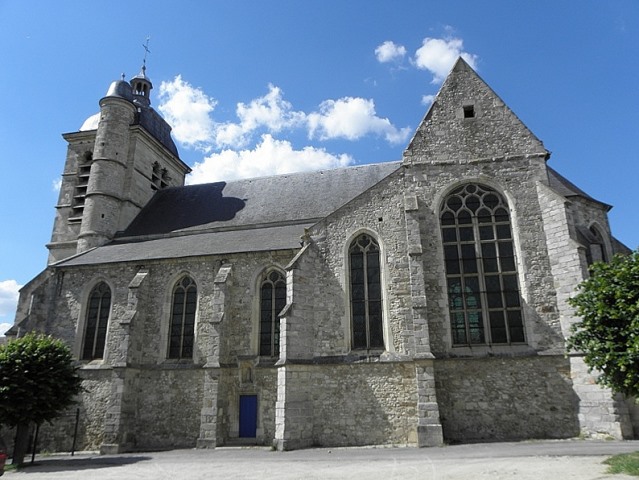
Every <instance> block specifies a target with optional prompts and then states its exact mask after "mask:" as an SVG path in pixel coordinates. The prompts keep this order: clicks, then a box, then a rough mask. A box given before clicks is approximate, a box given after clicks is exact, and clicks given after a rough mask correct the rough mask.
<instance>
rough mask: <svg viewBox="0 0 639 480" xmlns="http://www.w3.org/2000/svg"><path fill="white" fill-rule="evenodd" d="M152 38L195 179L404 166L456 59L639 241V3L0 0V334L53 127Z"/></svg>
mask: <svg viewBox="0 0 639 480" xmlns="http://www.w3.org/2000/svg"><path fill="white" fill-rule="evenodd" d="M147 37H150V44H149V49H150V51H151V53H150V54H149V55H148V57H147V67H148V70H147V74H148V76H149V77H150V78H151V80H152V81H153V84H154V90H153V92H152V96H151V100H152V105H153V106H154V107H155V108H156V109H157V110H159V111H160V112H161V113H162V114H163V115H164V116H165V118H167V119H168V120H169V122H170V123H171V124H172V125H173V133H174V138H175V140H176V143H177V145H178V148H179V150H180V154H181V157H182V159H183V160H184V161H185V162H187V163H188V164H189V165H191V166H192V167H194V175H193V176H192V177H191V179H190V180H189V182H191V183H194V182H202V181H214V180H220V179H232V178H240V177H246V176H263V175H268V174H273V173H283V172H285V171H294V170H300V169H318V168H330V167H333V166H338V165H346V164H352V165H354V164H362V163H373V162H384V161H392V160H400V159H401V156H402V151H403V150H404V148H405V147H406V145H407V143H408V141H409V140H410V137H411V136H412V133H413V131H414V129H415V128H416V127H417V125H418V124H419V122H420V121H421V119H422V117H423V115H424V114H425V112H426V110H427V108H428V102H429V99H430V98H431V96H432V95H434V94H435V93H437V90H438V88H439V86H440V85H441V79H442V77H443V76H445V74H446V72H447V71H448V70H449V69H450V67H451V66H452V62H453V61H454V60H455V59H456V58H457V57H458V56H459V55H462V56H464V57H465V58H466V59H467V60H468V61H469V62H470V63H471V64H472V65H473V66H474V67H475V69H476V70H477V71H478V73H479V75H480V76H481V77H482V78H483V79H484V80H485V81H486V82H487V83H488V84H489V85H490V86H491V87H492V88H493V89H494V90H495V91H496V92H497V94H498V95H499V96H500V97H501V98H502V99H503V100H504V101H505V102H506V104H508V105H509V106H510V107H511V109H512V110H513V111H514V112H515V113H516V114H517V115H518V116H519V118H520V119H521V120H522V121H523V122H524V123H525V124H526V125H527V126H528V127H529V128H530V129H531V130H532V131H533V132H534V133H535V134H536V135H537V136H538V137H539V138H540V139H541V140H542V141H543V142H544V145H545V146H546V148H547V149H548V150H550V151H551V152H552V157H551V159H550V164H551V165H552V166H553V167H554V168H555V169H556V170H558V171H559V172H560V173H562V174H563V175H564V176H566V177H567V178H569V179H570V180H571V181H572V182H574V183H575V184H577V185H578V186H579V187H580V188H582V189H583V190H585V191H586V192H588V193H589V194H590V195H592V196H593V197H595V198H597V199H599V200H601V201H603V202H606V203H609V204H612V205H614V208H613V209H612V211H611V212H610V221H611V225H612V229H613V233H614V234H615V235H616V236H617V238H619V239H620V240H621V241H623V242H624V243H625V244H626V245H628V246H629V247H631V248H637V246H638V245H639V226H638V222H637V220H638V218H637V213H636V207H635V206H634V205H632V204H630V203H628V201H629V200H630V199H631V198H633V197H632V196H631V192H632V191H634V190H635V186H636V182H637V178H638V176H639V175H638V174H639V166H638V163H639V162H638V160H639V158H638V157H639V154H638V153H637V152H638V151H639V149H638V148H637V139H638V138H639V132H638V130H639V128H638V127H639V120H638V118H639V117H638V114H639V88H638V87H637V79H639V62H638V61H637V52H639V2H637V1H635V0H608V1H605V2H602V1H599V0H597V1H594V0H579V1H577V0H574V1H570V0H566V1H556V0H553V1H547V0H538V1H511V0H501V1H497V0H487V1H482V2H478V1H474V0H472V1H471V0H468V1H454V0H453V1H438V2H434V1H428V0H415V1H412V0H406V1H403V0H393V1H371V0H349V1H344V0H323V1H321V2H319V1H316V2H311V1H301V0H290V1H264V0H261V1H258V0H255V1H241V0H239V1H238V0H234V1H225V2H222V1H207V2H204V1H201V2H197V1H192V0H191V1H189V0H182V1H180V2H175V1H171V2H169V1H163V0H162V1H138V2H130V1H126V2H125V1H119V0H113V1H109V2H104V1H90V2H82V1H79V0H77V1H65V0H57V1H55V2H52V1H50V0H41V1H34V0H0V69H1V72H0V73H1V74H0V92H2V94H1V95H0V147H1V152H2V155H1V160H0V161H1V162H2V166H3V168H2V175H1V176H0V186H1V188H0V205H1V207H0V225H1V226H2V234H1V235H0V333H1V332H2V331H4V329H5V328H6V327H7V325H6V324H10V323H12V322H13V317H14V311H15V301H16V299H17V289H18V288H19V286H21V285H23V284H25V283H26V282H28V281H29V280H30V279H31V278H33V277H34V276H35V275H36V274H37V273H39V272H40V271H41V270H42V269H43V268H44V267H45V266H46V260H47V250H46V248H45V244H46V243H47V242H48V241H49V239H50V235H51V228H52V225H53V218H54V214H55V209H54V206H55V204H56V202H57V196H58V192H57V190H56V186H57V185H58V182H59V179H60V173H61V172H62V168H63V164H64V159H65V154H66V143H65V141H64V140H63V139H62V137H61V134H62V133H66V132H73V131H77V130H79V128H80V126H81V125H82V124H83V122H84V120H85V119H86V118H88V117H89V116H91V115H92V114H94V113H96V112H97V111H98V101H99V99H100V98H101V97H102V96H103V95H104V94H105V93H106V91H107V88H108V86H109V84H110V82H111V81H113V80H116V79H118V78H119V77H120V75H121V74H122V73H125V74H126V76H127V78H130V77H131V76H133V75H135V74H137V73H138V72H139V71H140V67H141V64H142V59H143V56H144V49H143V47H142V45H143V43H145V40H146V38H147Z"/></svg>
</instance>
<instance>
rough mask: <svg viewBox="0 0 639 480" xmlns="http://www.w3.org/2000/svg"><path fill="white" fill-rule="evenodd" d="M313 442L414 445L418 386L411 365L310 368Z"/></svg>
mask: <svg viewBox="0 0 639 480" xmlns="http://www.w3.org/2000/svg"><path fill="white" fill-rule="evenodd" d="M308 372H309V374H310V375H311V379H312V381H311V382H310V384H311V385H314V386H315V388H313V390H312V392H311V398H312V404H313V416H314V418H313V425H314V426H313V441H314V443H315V444H317V445H322V446H354V445H373V444H376V445H383V444H394V445H416V443H417V423H418V422H417V385H416V380H415V366H414V364H413V363H412V362H409V363H361V364H360V363H356V364H350V365H343V364H340V365H337V364H329V365H317V366H309V367H308Z"/></svg>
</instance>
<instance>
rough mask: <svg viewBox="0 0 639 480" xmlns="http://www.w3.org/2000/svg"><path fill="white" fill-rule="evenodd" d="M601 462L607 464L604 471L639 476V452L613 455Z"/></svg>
mask: <svg viewBox="0 0 639 480" xmlns="http://www.w3.org/2000/svg"><path fill="white" fill-rule="evenodd" d="M603 463H605V464H606V465H608V471H607V472H606V473H625V474H626V475H633V476H635V477H639V452H633V453H621V454H619V455H614V456H612V457H610V458H608V459H607V460H605V461H604V462H603Z"/></svg>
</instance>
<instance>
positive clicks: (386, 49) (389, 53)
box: [375, 40, 406, 63]
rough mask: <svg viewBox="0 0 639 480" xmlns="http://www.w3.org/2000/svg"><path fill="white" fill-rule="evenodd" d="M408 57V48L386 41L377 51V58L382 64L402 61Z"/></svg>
mask: <svg viewBox="0 0 639 480" xmlns="http://www.w3.org/2000/svg"><path fill="white" fill-rule="evenodd" d="M404 55H406V47H404V46H403V45H397V44H396V43H394V42H391V41H390V40H387V41H385V42H384V43H382V44H381V45H379V46H378V47H377V48H376V49H375V56H376V57H377V61H378V62H380V63H386V62H392V61H394V60H400V59H402V58H404Z"/></svg>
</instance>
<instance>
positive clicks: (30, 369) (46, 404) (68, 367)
mask: <svg viewBox="0 0 639 480" xmlns="http://www.w3.org/2000/svg"><path fill="white" fill-rule="evenodd" d="M72 360H73V359H72V356H71V352H70V350H69V348H68V347H67V346H66V345H65V344H64V343H63V342H62V341H61V340H56V339H54V338H52V337H50V336H47V335H43V334H37V333H28V334H26V335H25V336H24V337H21V338H17V339H15V340H11V341H9V342H8V343H7V344H6V345H2V346H0V423H2V424H6V425H12V426H16V425H20V424H28V423H29V422H35V423H37V424H40V423H42V422H44V421H51V420H53V419H54V418H55V417H56V416H58V415H59V414H60V413H61V411H63V410H64V409H65V408H67V407H68V406H69V405H71V404H72V403H73V400H74V397H75V396H76V395H77V394H78V393H80V391H81V386H80V382H81V380H80V378H79V377H78V375H77V373H76V368H75V367H74V366H73V363H72Z"/></svg>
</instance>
